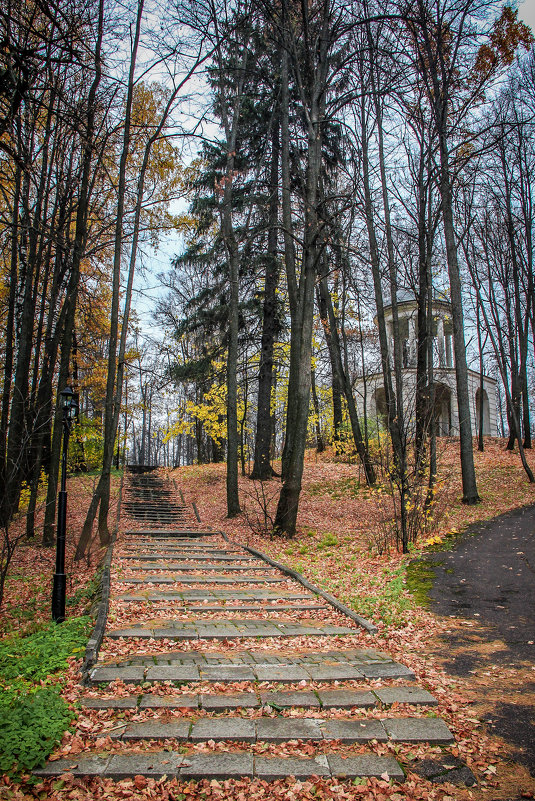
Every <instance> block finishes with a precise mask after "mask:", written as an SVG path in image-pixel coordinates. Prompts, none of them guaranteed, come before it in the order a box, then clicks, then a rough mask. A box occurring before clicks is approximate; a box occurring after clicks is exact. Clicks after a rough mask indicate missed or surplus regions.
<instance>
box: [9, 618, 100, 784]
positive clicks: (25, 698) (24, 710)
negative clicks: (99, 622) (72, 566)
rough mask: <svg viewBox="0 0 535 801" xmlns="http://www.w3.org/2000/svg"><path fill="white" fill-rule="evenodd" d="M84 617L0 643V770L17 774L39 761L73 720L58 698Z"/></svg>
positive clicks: (85, 626) (83, 634)
mask: <svg viewBox="0 0 535 801" xmlns="http://www.w3.org/2000/svg"><path fill="white" fill-rule="evenodd" d="M91 626H92V620H91V618H90V617H88V616H84V617H78V618H71V619H68V620H66V621H65V622H64V623H61V624H59V625H58V624H56V623H47V624H45V625H43V626H41V627H40V628H39V629H38V630H37V631H35V632H33V633H32V634H29V635H28V636H20V635H10V636H9V637H5V638H4V639H2V640H0V720H1V721H2V726H1V727H0V770H1V771H2V772H5V773H10V774H11V775H14V776H17V775H20V774H22V773H26V772H28V771H31V770H33V769H34V768H36V767H39V766H42V765H44V763H45V760H46V758H47V756H48V755H49V754H50V753H51V752H52V750H53V749H54V748H55V747H56V746H57V745H58V744H59V742H60V741H61V738H62V736H63V733H64V732H65V731H66V729H68V728H69V726H70V725H71V722H72V719H73V717H74V715H73V712H72V711H71V710H70V709H69V706H68V704H67V703H66V701H64V699H63V698H62V697H61V694H60V693H61V678H62V674H63V673H64V672H65V671H66V670H67V667H68V661H67V660H68V658H69V657H71V656H81V655H82V653H83V652H84V650H85V645H86V643H87V638H88V636H89V632H90V630H91Z"/></svg>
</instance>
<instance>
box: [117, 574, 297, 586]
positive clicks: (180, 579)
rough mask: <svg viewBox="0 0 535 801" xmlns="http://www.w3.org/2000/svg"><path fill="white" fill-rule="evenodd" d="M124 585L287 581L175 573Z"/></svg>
mask: <svg viewBox="0 0 535 801" xmlns="http://www.w3.org/2000/svg"><path fill="white" fill-rule="evenodd" d="M120 581H123V582H125V583H126V584H284V583H285V582H286V581H288V579H286V578H276V577H275V576H273V577H271V576H265V577H262V578H259V577H258V576H207V577H203V576H191V575H186V574H184V573H177V574H176V576H173V575H170V576H162V575H155V576H143V578H141V577H138V576H134V577H132V578H124V577H123V578H120Z"/></svg>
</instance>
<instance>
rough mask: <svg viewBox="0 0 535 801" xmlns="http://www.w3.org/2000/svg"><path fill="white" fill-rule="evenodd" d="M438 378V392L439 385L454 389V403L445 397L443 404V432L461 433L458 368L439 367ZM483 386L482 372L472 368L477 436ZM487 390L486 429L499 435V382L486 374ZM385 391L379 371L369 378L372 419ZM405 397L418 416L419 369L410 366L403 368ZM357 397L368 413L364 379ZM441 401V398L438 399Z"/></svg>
mask: <svg viewBox="0 0 535 801" xmlns="http://www.w3.org/2000/svg"><path fill="white" fill-rule="evenodd" d="M434 379H435V385H436V392H437V394H438V395H439V394H440V388H438V389H437V386H438V385H444V386H445V387H447V388H448V389H449V391H450V403H449V409H448V403H447V401H446V400H445V401H444V402H443V404H442V414H441V416H440V419H439V429H440V431H439V432H438V433H439V434H440V435H446V436H448V435H449V436H458V435H459V411H458V407H457V390H456V382H455V369H454V368H435V371H434ZM479 386H480V375H479V373H476V372H474V371H473V370H469V371H468V395H469V398H470V419H471V424H472V433H473V435H474V436H476V435H477V433H478V428H477V421H478V410H477V406H476V395H477V392H478V390H479ZM483 387H484V391H485V392H486V393H487V398H488V420H487V422H488V427H486V430H484V434H485V435H486V436H492V437H495V436H497V411H496V381H495V379H494V378H489V377H488V376H484V378H483ZM377 392H379V393H382V392H383V377H382V375H379V374H376V375H371V376H368V377H367V379H366V410H367V414H368V417H369V418H372V419H373V418H376V416H377V408H376V402H375V399H376V393H377ZM403 396H404V397H403V399H404V406H405V410H406V412H407V413H408V414H409V415H410V416H414V407H415V397H416V370H415V369H412V368H407V369H405V370H403ZM355 400H356V403H357V409H358V412H359V415H360V416H362V415H363V413H364V381H363V379H362V378H361V379H358V380H357V382H356V384H355ZM437 400H438V398H437Z"/></svg>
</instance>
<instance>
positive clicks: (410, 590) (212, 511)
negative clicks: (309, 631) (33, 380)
mask: <svg viewBox="0 0 535 801" xmlns="http://www.w3.org/2000/svg"><path fill="white" fill-rule="evenodd" d="M441 446H442V447H441V453H440V454H439V474H438V489H437V496H436V502H435V509H434V515H433V520H432V521H430V522H429V523H428V528H427V531H426V533H425V534H424V536H423V537H422V538H421V539H419V540H417V541H416V542H415V543H413V545H412V546H411V553H410V554H408V555H405V556H404V555H402V554H401V553H399V552H398V550H397V549H396V548H387V547H385V544H386V540H387V537H388V525H387V522H386V521H387V520H388V518H389V516H390V515H391V506H390V505H389V501H388V497H387V496H386V495H385V494H382V493H376V492H371V491H370V490H368V489H367V488H366V486H365V484H364V482H363V478H362V473H361V471H360V469H359V466H358V465H356V464H347V463H344V462H342V461H334V460H332V458H329V455H328V454H327V455H323V454H321V455H318V454H316V453H314V452H309V453H308V455H307V456H308V458H307V462H306V467H305V473H304V480H303V492H302V495H301V501H300V507H299V525H298V531H297V534H296V536H295V537H294V538H293V539H291V540H287V539H280V538H276V537H272V538H270V537H269V536H266V535H262V534H261V533H260V529H261V526H262V523H263V519H264V510H266V511H267V513H268V516H271V517H273V514H274V509H275V505H276V500H277V497H278V490H279V487H280V481H279V480H278V479H274V480H273V481H271V482H266V484H265V485H264V489H263V490H260V489H259V485H258V482H251V481H250V480H249V479H248V478H244V477H242V478H240V498H241V499H242V508H243V513H242V514H241V515H240V516H238V517H237V518H234V519H233V520H228V519H227V518H226V513H225V498H226V496H225V472H224V466H223V465H207V466H202V467H196V466H191V467H184V468H179V469H178V470H176V471H174V473H173V475H174V477H175V478H177V479H179V481H180V486H181V487H182V489H183V491H184V494H185V496H186V500H188V501H189V502H194V503H195V504H196V506H197V508H198V510H199V513H200V517H201V520H202V522H203V524H204V525H210V526H212V527H213V528H215V529H218V530H222V531H225V532H226V533H227V534H228V535H229V536H231V537H233V538H234V539H235V540H237V541H239V542H241V543H244V544H247V545H250V546H251V547H254V548H257V549H258V550H260V551H262V552H263V553H266V554H267V555H269V556H271V558H273V559H276V560H278V561H280V562H282V563H284V564H285V565H287V566H289V567H292V568H294V569H295V570H298V571H299V572H300V573H301V574H302V575H304V576H305V577H306V578H307V579H308V580H309V581H312V582H313V583H315V584H316V585H317V586H319V587H321V588H322V589H324V590H327V591H328V592H331V593H333V594H334V595H335V596H336V597H337V598H338V599H339V600H340V601H342V602H343V603H345V604H346V605H347V606H349V607H350V608H352V609H353V610H355V611H356V612H358V613H359V614H361V615H363V616H364V617H366V618H367V619H368V620H370V621H372V622H374V623H375V624H376V625H377V626H378V628H379V633H378V635H377V636H376V637H373V638H372V637H367V639H369V644H370V646H371V647H374V646H375V647H379V648H384V649H385V650H388V651H389V653H391V654H392V656H393V657H394V658H401V659H402V660H403V661H404V663H405V664H407V665H408V666H409V667H411V668H412V669H413V670H414V671H415V673H416V676H417V678H418V680H419V681H420V683H421V682H422V681H423V682H425V686H427V687H428V689H429V690H430V691H431V692H433V693H434V694H435V695H437V697H441V698H442V701H441V703H440V706H439V710H438V711H439V713H440V714H441V716H442V717H443V718H444V719H445V720H446V722H447V723H448V725H450V727H451V728H452V729H454V730H455V732H456V736H457V740H458V742H459V744H460V754H461V756H463V757H464V758H465V759H466V760H467V762H468V764H469V765H470V767H471V768H472V769H473V770H474V772H475V773H476V775H477V776H478V778H479V779H480V783H479V786H478V789H477V790H476V789H474V788H472V789H471V790H470V791H469V794H468V795H467V796H466V797H473V798H481V799H483V798H486V799H491V801H495V800H496V801H498V799H515V801H516V799H519V798H535V778H534V777H533V776H530V773H529V770H528V768H527V767H526V762H527V763H528V764H529V763H530V759H531V761H532V759H533V755H531V754H529V753H528V754H526V753H525V751H524V752H523V751H522V739H523V740H524V745H528V746H529V742H530V741H529V736H527V735H526V733H525V731H526V729H527V730H530V731H532V730H533V725H534V721H535V705H534V693H533V685H534V671H535V659H533V657H530V656H529V655H528V653H527V652H529V650H530V646H528V645H527V644H526V649H527V652H526V649H525V650H524V652H523V653H522V655H521V658H519V659H518V660H516V661H514V662H511V660H510V659H505V658H504V654H505V653H507V652H508V650H509V646H508V645H506V644H505V643H504V635H503V632H500V631H497V630H495V629H494V628H491V629H489V627H488V626H487V625H486V622H485V621H484V620H483V619H482V618H481V617H480V615H481V612H478V611H477V607H476V606H474V608H473V609H472V610H471V613H470V614H468V615H467V614H465V613H464V610H459V609H452V608H447V609H445V608H443V607H440V606H439V605H438V600H439V599H438V597H437V598H436V599H435V600H436V602H437V605H436V606H435V603H434V601H433V598H431V597H430V590H431V588H432V585H433V580H434V573H435V572H436V568H437V567H439V565H440V562H441V560H442V558H443V552H448V551H450V550H452V549H456V546H458V545H459V544H460V543H462V542H463V541H466V538H467V536H468V534H475V533H476V532H477V531H478V530H479V527H478V526H477V524H478V523H481V522H483V521H489V520H491V519H493V518H495V517H497V516H499V515H503V514H504V513H506V512H509V511H511V510H514V509H518V508H521V507H526V506H530V505H533V504H535V486H533V485H530V484H529V483H528V481H527V478H526V476H525V473H524V471H523V470H522V467H521V465H520V461H519V456H518V452H509V451H506V450H505V441H502V440H497V439H489V440H486V442H485V451H484V452H483V453H479V452H477V451H476V452H475V462H476V474H477V479H478V489H479V494H480V496H481V503H479V504H477V505H475V506H466V505H464V504H462V503H461V498H462V490H461V480H460V474H459V468H458V441H457V440H450V441H445V440H443V441H442V443H441ZM528 460H529V462H530V464H531V466H532V468H533V467H534V466H535V453H533V452H531V453H529V452H528ZM275 467H276V466H275ZM467 529H468V532H467V534H466V535H464V536H463V533H464V532H465V531H466V530H467ZM483 530H484V529H483ZM482 536H485V534H484V533H483V534H482ZM507 536H509V532H507ZM470 539H472V538H470ZM450 569H451V568H450V567H449V565H446V566H445V570H450ZM445 575H448V576H450V578H451V574H449V573H446V574H445ZM457 578H458V580H459V582H461V581H462V577H461V576H460V575H457ZM450 589H451V588H450ZM437 592H438V591H437ZM431 595H436V593H431ZM497 595H499V592H497ZM526 602H527V603H529V601H528V599H526ZM454 651H455V652H456V657H457V662H456V661H455V658H453V657H452V653H453V652H454ZM462 654H464V655H465V660H466V658H467V654H470V655H471V658H472V661H471V664H470V665H469V666H467V667H466V669H462V670H460V669H459V665H460V664H461V659H462ZM474 654H477V658H476V657H475V656H474ZM494 655H496V658H494ZM519 693H521V694H519ZM506 705H508V710H507V712H508V718H509V724H507V722H505V723H504V707H505V706H506ZM515 707H516V708H517V713H518V716H519V725H518V726H517V727H515V726H514V723H513V722H512V721H514V716H515V714H516V713H515ZM497 720H498V726H497V727H496V723H495V722H496V721H497ZM500 720H501V723H502V725H500ZM522 726H523V727H524V736H523V737H522V733H521V732H520V728H521V727H522ZM497 730H499V731H500V733H501V734H503V735H504V736H506V737H507V740H505V739H503V738H500V737H498V736H497V735H496V733H495V732H496V731H497ZM370 797H373V796H370ZM407 797H408V796H407ZM461 797H463V798H464V797H465V795H464V794H463V793H462V792H461V791H460V790H459V789H458V790H457V791H456V794H455V799H457V798H461Z"/></svg>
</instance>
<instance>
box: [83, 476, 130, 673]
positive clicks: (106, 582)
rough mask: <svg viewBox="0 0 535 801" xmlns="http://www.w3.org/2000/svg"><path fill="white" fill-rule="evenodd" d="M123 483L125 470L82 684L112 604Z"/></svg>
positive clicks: (91, 664) (103, 630) (95, 658)
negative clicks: (112, 579) (112, 564)
mask: <svg viewBox="0 0 535 801" xmlns="http://www.w3.org/2000/svg"><path fill="white" fill-rule="evenodd" d="M123 484H124V470H123V475H122V476H121V486H120V487H119V500H118V503H117V515H116V519H115V526H114V529H113V533H112V535H111V540H110V544H109V545H108V548H107V550H106V555H105V557H104V561H103V563H102V570H101V575H100V588H99V589H100V592H99V595H100V601H99V603H98V611H97V619H96V621H95V625H94V627H93V631H92V632H91V636H90V637H89V639H88V641H87V645H86V647H85V654H84V661H83V662H82V667H81V669H80V672H81V674H82V684H88V682H89V673H90V672H91V669H92V668H93V667H94V665H95V664H96V662H97V659H98V652H99V650H100V646H101V645H102V640H103V639H104V632H105V630H106V623H107V620H108V608H109V605H110V587H111V560H112V558H113V546H114V545H115V540H116V539H117V531H118V528H119V518H120V516H121V503H122V498H123Z"/></svg>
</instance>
